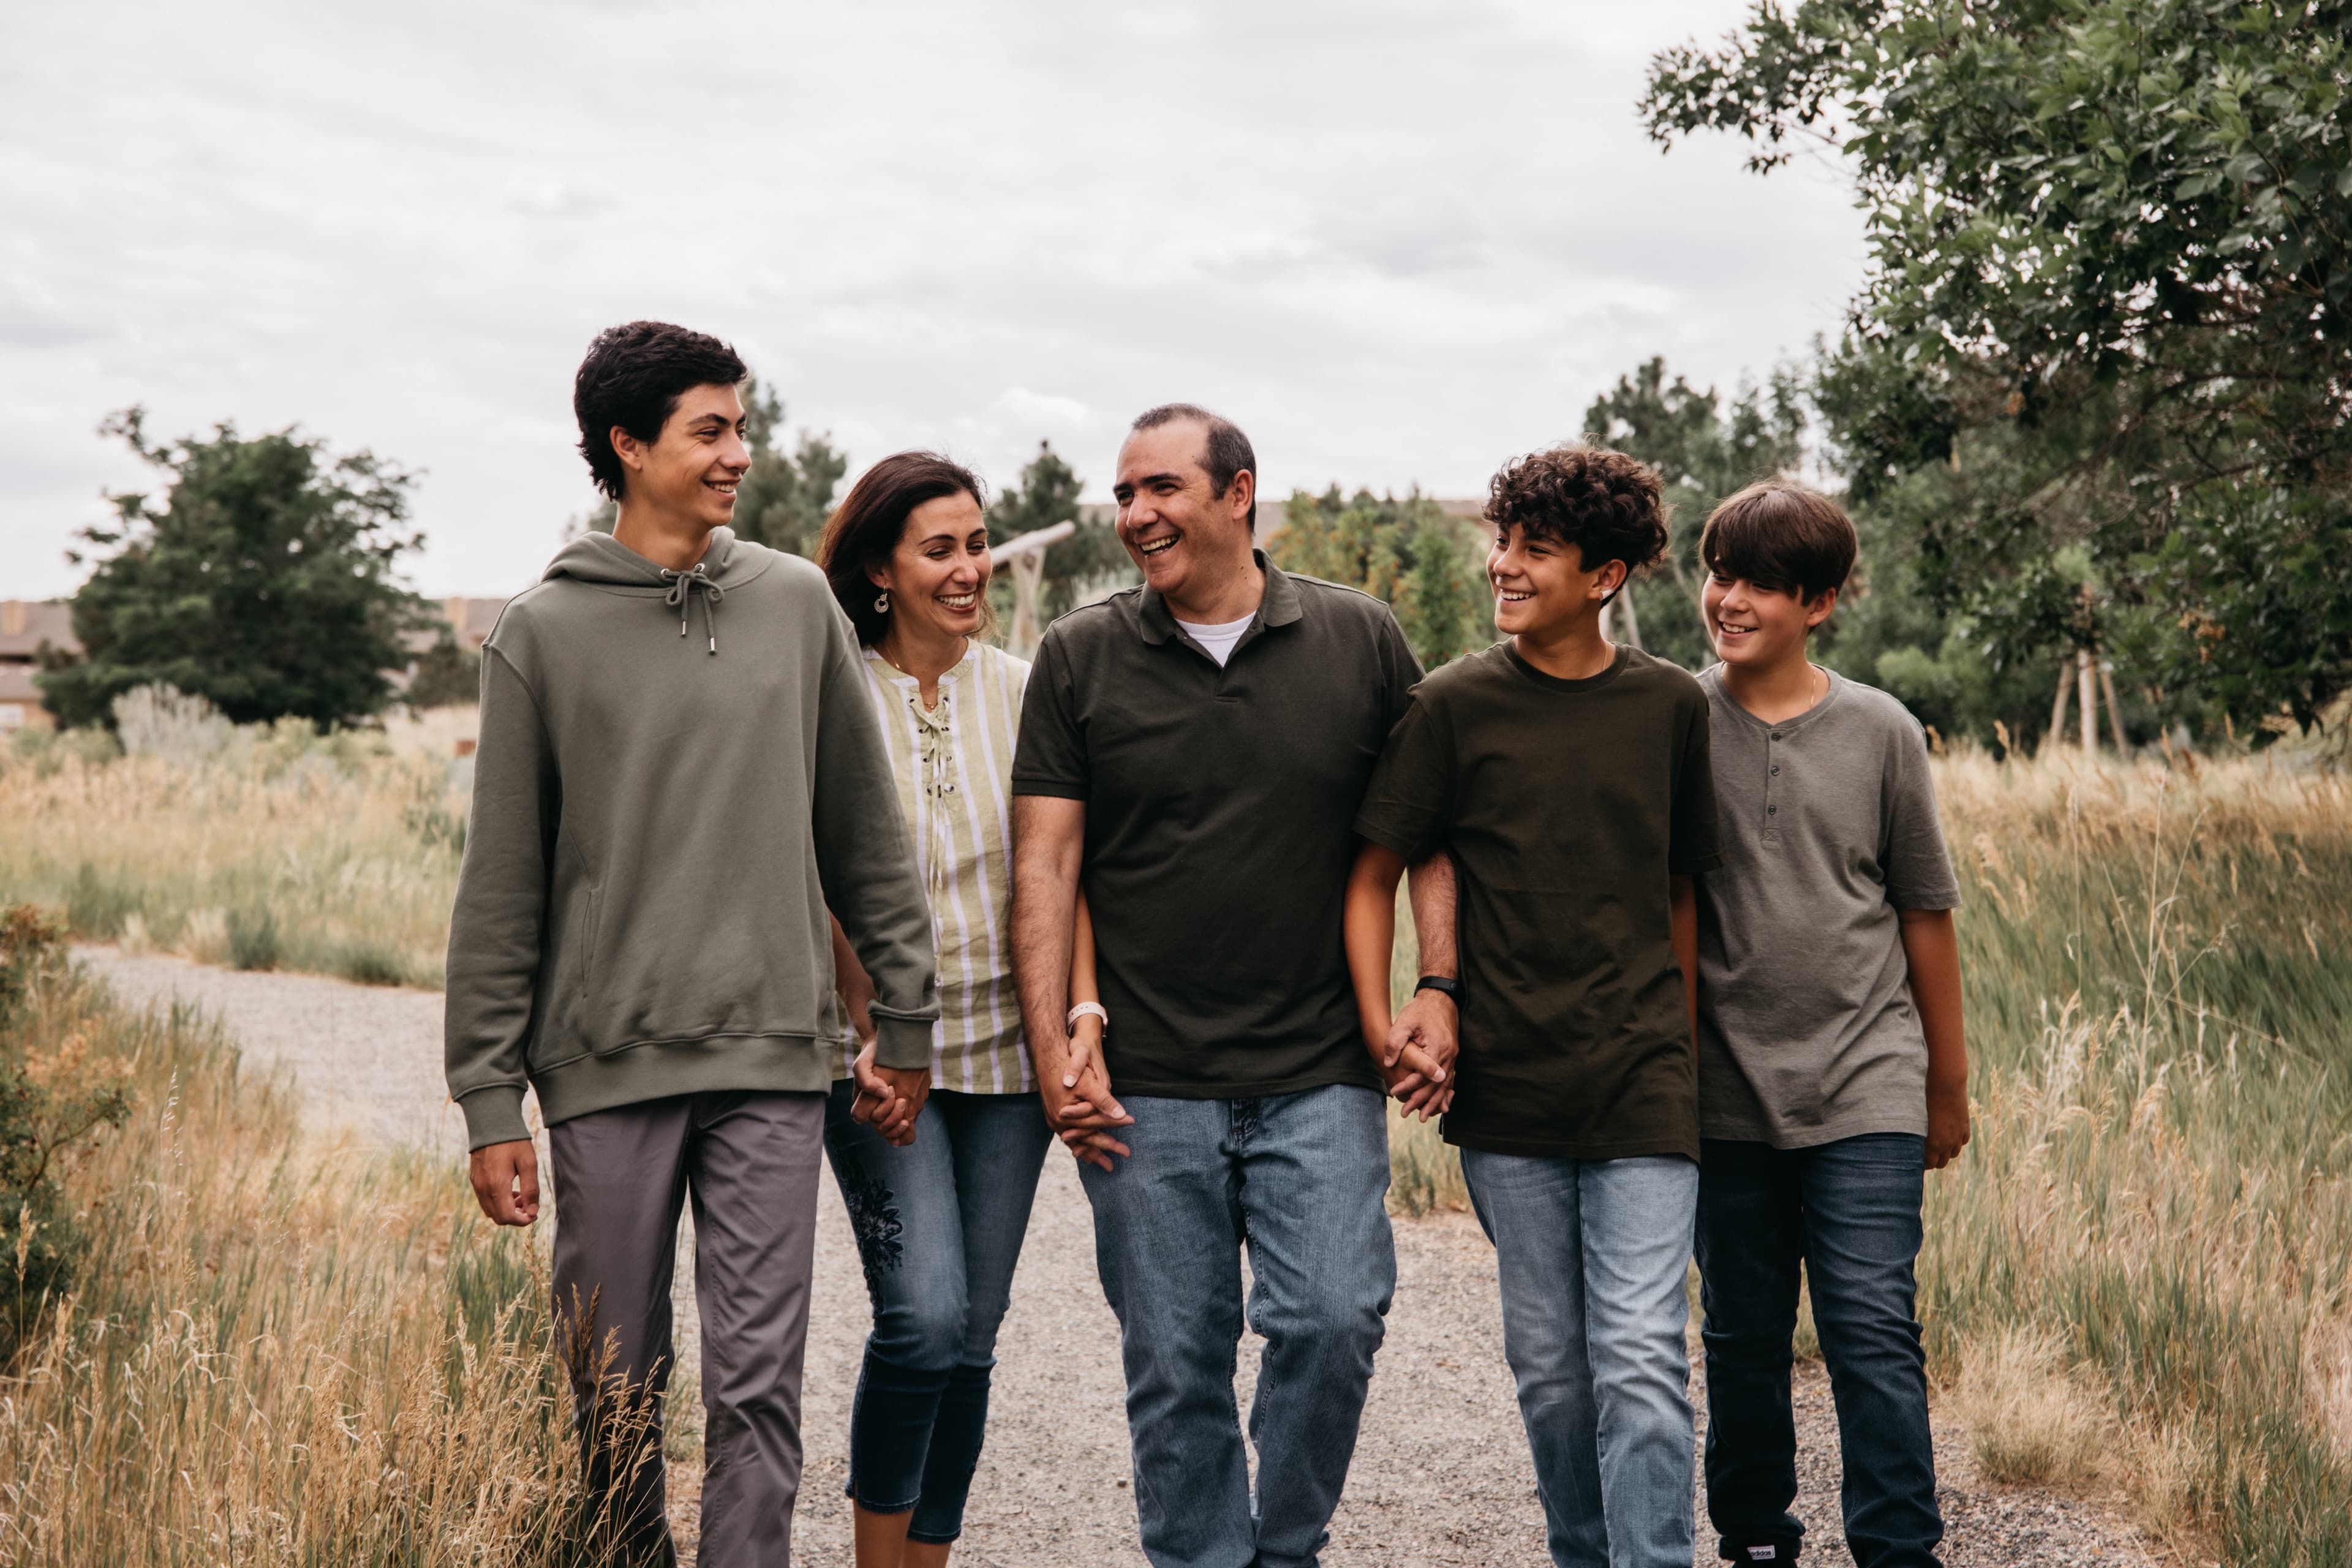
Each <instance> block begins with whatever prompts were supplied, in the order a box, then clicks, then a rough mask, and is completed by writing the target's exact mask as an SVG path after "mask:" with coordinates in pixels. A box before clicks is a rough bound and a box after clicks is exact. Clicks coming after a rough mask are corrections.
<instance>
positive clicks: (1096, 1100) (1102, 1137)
mask: <svg viewBox="0 0 2352 1568" xmlns="http://www.w3.org/2000/svg"><path fill="white" fill-rule="evenodd" d="M1036 1055H1037V1060H1038V1066H1039V1068H1040V1069H1041V1070H1040V1072H1039V1074H1038V1083H1037V1089H1038V1092H1039V1094H1040V1095H1041V1096H1042V1098H1043V1099H1044V1100H1045V1121H1046V1124H1047V1125H1048V1126H1050V1127H1052V1128H1053V1129H1054V1131H1055V1135H1056V1136H1057V1137H1059V1138H1060V1139H1061V1140H1062V1142H1063V1143H1064V1145H1065V1146H1066V1147H1067V1148H1068V1149H1069V1151H1070V1152H1071V1153H1072V1154H1074V1155H1076V1157H1077V1158H1078V1159H1080V1160H1083V1161H1085V1162H1086V1163H1087V1164H1090V1165H1095V1166H1097V1167H1099V1168H1101V1169H1102V1170H1105V1171H1108V1170H1110V1169H1112V1168H1113V1167H1112V1165H1111V1158H1110V1157H1111V1156H1112V1155H1113V1154H1119V1155H1125V1154H1127V1153H1128V1152H1129V1149H1128V1147H1127V1145H1126V1144H1124V1143H1122V1142H1119V1141H1118V1137H1117V1136H1116V1135H1115V1134H1114V1133H1112V1132H1111V1131H1110V1129H1112V1128H1114V1127H1127V1126H1131V1125H1133V1123H1134V1121H1135V1118H1134V1117H1132V1116H1129V1114H1128V1113H1127V1108H1126V1107H1125V1106H1122V1105H1121V1104H1119V1102H1118V1100H1117V1099H1116V1098H1115V1097H1113V1095H1112V1094H1111V1091H1110V1071H1109V1069H1108V1068H1106V1067H1104V1066H1103V1061H1102V1020H1101V1019H1099V1018H1096V1017H1093V1016H1087V1017H1083V1018H1080V1019H1079V1020H1078V1023H1077V1027H1076V1029H1074V1030H1073V1031H1072V1032H1071V1034H1070V1036H1069V1037H1068V1038H1066V1039H1065V1040H1063V1041H1062V1042H1061V1043H1060V1045H1059V1046H1057V1047H1051V1046H1049V1047H1045V1049H1042V1050H1039V1051H1038V1052H1037V1053H1036Z"/></svg>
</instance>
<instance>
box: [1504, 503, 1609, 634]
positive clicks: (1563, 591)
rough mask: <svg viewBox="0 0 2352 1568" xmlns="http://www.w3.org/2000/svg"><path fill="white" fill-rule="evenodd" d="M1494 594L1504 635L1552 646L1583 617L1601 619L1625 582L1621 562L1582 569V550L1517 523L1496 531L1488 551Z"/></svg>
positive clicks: (1604, 563)
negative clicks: (1603, 605) (1605, 604)
mask: <svg viewBox="0 0 2352 1568" xmlns="http://www.w3.org/2000/svg"><path fill="white" fill-rule="evenodd" d="M1486 581H1487V582H1488V583H1489V584H1491V585H1492V586H1493V587H1494V590H1495V629H1496V631H1499V632H1501V633H1502V634H1503V635H1504V636H1505V637H1529V638H1532V639H1533V640H1535V641H1537V642H1549V641H1551V640H1553V639H1554V638H1556V637H1559V636H1560V635H1561V634H1563V633H1565V632H1566V631H1568V630H1569V629H1570V627H1571V626H1574V625H1575V623H1576V622H1577V620H1578V619H1579V618H1580V617H1582V616H1599V615H1600V614H1601V603H1602V602H1603V601H1604V600H1606V599H1607V598H1608V597H1609V595H1612V594H1613V593H1615V592H1616V591H1617V590H1618V589H1619V588H1620V587H1622V586H1623V585H1624V582H1625V563H1623V562H1622V561H1603V562H1601V563H1599V564H1598V565H1597V566H1596V568H1595V569H1594V570H1592V571H1590V572H1588V571H1586V570H1585V569H1584V552H1582V551H1580V550H1579V549H1578V548H1577V547H1576V546H1575V545H1573V544H1570V543H1568V542H1565V541H1562V540H1558V539H1547V538H1545V537H1543V536H1542V535H1540V534H1530V533H1528V531H1526V530H1524V529H1522V528H1520V527H1519V526H1518V525H1517V523H1513V524H1510V525H1509V526H1507V527H1505V528H1501V529H1497V530H1496V532H1495V542H1494V543H1493V544H1492V545H1490V546H1489V547H1488V548H1487V551H1486Z"/></svg>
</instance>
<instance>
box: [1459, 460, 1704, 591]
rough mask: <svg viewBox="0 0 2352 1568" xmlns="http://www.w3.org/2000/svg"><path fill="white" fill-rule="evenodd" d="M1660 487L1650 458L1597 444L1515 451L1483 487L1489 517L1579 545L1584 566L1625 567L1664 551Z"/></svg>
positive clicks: (1531, 534) (1635, 567)
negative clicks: (1613, 564) (1644, 459)
mask: <svg viewBox="0 0 2352 1568" xmlns="http://www.w3.org/2000/svg"><path fill="white" fill-rule="evenodd" d="M1664 490H1665V487H1664V483H1663V482H1662V481H1661V480H1660V479H1659V478H1658V470H1657V469H1655V468H1652V467H1650V465H1649V464H1647V463H1644V462H1641V461H1639V460H1638V459H1636V458H1629V457H1627V456H1626V455H1625V454H1624V453H1622V452H1612V451H1609V450H1607V449H1606V448H1604V447H1583V446H1575V445H1570V446H1565V447H1550V448H1549V449H1547V450H1545V451H1541V452H1530V453H1528V455H1527V456H1526V457H1524V458H1513V459H1512V460H1511V461H1510V462H1508V463H1506V464H1505V465H1504V466H1503V468H1502V471H1501V472H1500V473H1497V474H1496V476H1495V478H1494V479H1493V481H1492V482H1491V483H1489V484H1488V485H1487V487H1486V521H1488V522H1491V523H1493V524H1494V525H1495V526H1496V528H1498V529H1502V528H1516V529H1517V530H1518V531H1520V532H1521V533H1522V534H1523V535H1525V536H1527V537H1528V538H1531V539H1549V540H1556V541H1558V542H1560V543H1562V544H1573V545H1575V546H1576V550H1577V554H1578V555H1579V556H1580V559H1581V564H1582V567H1583V569H1584V570H1585V571H1587V572H1596V571H1598V570H1600V568H1601V565H1602V564H1603V563H1607V562H1611V561H1622V562H1623V563H1625V570H1626V573H1627V574H1628V575H1631V574H1633V573H1635V572H1639V571H1642V570H1643V569H1644V568H1646V567H1648V566H1651V565H1653V564H1654V563H1656V562H1657V560H1658V558H1659V557H1661V556H1663V555H1664V554H1665V552H1666V508H1665V501H1664Z"/></svg>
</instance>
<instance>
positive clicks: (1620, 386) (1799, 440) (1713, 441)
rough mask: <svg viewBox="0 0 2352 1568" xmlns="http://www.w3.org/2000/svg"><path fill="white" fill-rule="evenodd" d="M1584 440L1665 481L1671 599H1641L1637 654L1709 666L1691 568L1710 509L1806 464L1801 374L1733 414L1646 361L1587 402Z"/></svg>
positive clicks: (1647, 594)
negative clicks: (1636, 462)
mask: <svg viewBox="0 0 2352 1568" xmlns="http://www.w3.org/2000/svg"><path fill="white" fill-rule="evenodd" d="M1584 428H1585V430H1586V432H1587V435H1586V439H1587V440H1590V441H1591V442H1592V443H1593V444H1595V445H1596V446H1603V447H1614V448H1615V449H1616V450H1618V451H1621V452H1623V453H1625V454H1626V455H1627V456H1629V457H1634V458H1640V459H1641V460H1642V461H1643V462H1645V463H1647V464H1649V465H1650V466H1651V467H1652V468H1655V469H1657V470H1658V474H1659V477H1660V478H1661V479H1664V482H1665V500H1666V505H1667V515H1668V520H1669V521H1668V528H1667V541H1666V557H1665V560H1664V563H1662V571H1663V574H1664V575H1665V576H1666V577H1668V578H1669V579H1670V580H1671V581H1672V582H1673V584H1674V585H1675V590H1676V592H1675V593H1674V594H1672V595H1668V594H1663V593H1657V592H1652V591H1650V590H1648V589H1647V588H1645V587H1640V586H1639V585H1637V584H1630V583H1629V584H1626V589H1625V594H1626V597H1627V598H1628V599H1632V598H1633V595H1634V594H1635V593H1636V592H1637V591H1638V592H1639V593H1640V595H1641V596H1640V601H1639V605H1638V607H1637V611H1636V614H1637V617H1638V619H1639V621H1640V624H1641V628H1642V646H1643V648H1644V649H1645V650H1646V651H1648V652H1650V653H1654V654H1656V655H1658V656H1659V657H1660V658H1668V659H1672V660H1673V661H1674V662H1675V663H1676V664H1679V665H1681V666H1682V667H1683V668H1685V669H1701V668H1706V666H1707V665H1710V664H1712V663H1714V662H1715V655H1714V652H1713V649H1712V648H1711V647H1710V646H1709V644H1708V642H1707V637H1706V622H1705V620H1704V619H1703V617H1702V616H1701V614H1700V611H1699V602H1698V596H1699V590H1700V588H1701V587H1702V586H1703V584H1704V582H1705V577H1704V574H1702V573H1701V572H1700V571H1699V568H1698V536H1699V531H1700V529H1701V528H1702V527H1704V526H1705V524H1706V517H1707V514H1708V513H1709V512H1711V511H1713V510H1715V507H1716V503H1717V502H1718V501H1720V500H1723V499H1724V498H1725V497H1726V496H1728V495H1730V494H1731V493H1732V492H1733V491H1735V490H1738V489H1744V488H1745V487H1747V486H1748V485H1751V484H1753V483H1755V482H1756V481H1757V480H1759V479H1771V478H1773V477H1775V476H1776V475H1780V474H1783V473H1786V472H1788V471H1789V470H1790V469H1792V468H1795V467H1796V466H1797V465H1798V463H1799V461H1800V460H1801V458H1802V457H1803V437H1804V430H1805V410H1804V399H1803V387H1802V384H1801V378H1800V376H1799V374H1798V373H1797V372H1796V371H1794V370H1792V369H1789V368H1785V367H1784V368H1782V369H1780V370H1779V371H1776V372H1774V373H1773V375H1772V378H1771V381H1770V382H1769V384H1768V385H1766V386H1764V387H1755V386H1747V387H1742V388H1741V389H1740V391H1739V393H1738V395H1737V396H1735V397H1734V398H1733V399H1732V403H1731V408H1730V412H1729V413H1728V414H1726V413H1725V412H1724V411H1723V405H1722V400H1721V398H1719V397H1718V396H1717V395H1716V391H1715V389H1714V388H1713V387H1708V388H1707V389H1706V391H1704V392H1701V391H1699V390H1698V389H1697V388H1696V387H1694V386H1692V385H1691V384H1690V383H1689V382H1687V381H1685V379H1683V378H1682V377H1681V376H1679V375H1677V376H1675V378H1674V380H1673V382H1672V383H1671V384H1670V383H1668V381H1667V380H1666V362H1665V361H1664V360H1663V359H1659V358H1652V359H1650V360H1649V361H1647V362H1646V363H1643V364H1641V365H1639V366H1637V367H1636V368H1635V369H1634V371H1633V374H1631V375H1622V376H1619V377H1618V378H1617V384H1616V385H1615V386H1613V387H1611V388H1610V389H1609V390H1608V391H1607V392H1605V393H1603V394H1601V395H1600V396H1599V397H1596V398H1594V399H1593V400H1592V406H1591V408H1589V409H1587V410H1585V414H1584Z"/></svg>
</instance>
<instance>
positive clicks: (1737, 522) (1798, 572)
mask: <svg viewBox="0 0 2352 1568" xmlns="http://www.w3.org/2000/svg"><path fill="white" fill-rule="evenodd" d="M1859 548H1860V547H1859V543H1858V542H1857V541H1856V540H1855V538H1854V532H1853V521H1852V520H1851V519H1849V518H1848V517H1847V516H1846V514H1845V511H1844V509H1843V508H1841V507H1840V506H1839V505H1838V503H1837V502H1835V501H1833V500H1830V498H1829V497H1827V496H1825V495H1823V494H1822V493H1821V491H1819V490H1815V489H1807V488H1806V487H1804V486H1803V485H1798V484H1790V482H1789V481H1788V480H1786V479H1766V480H1764V481H1763V482H1762V483H1761V484H1753V485H1750V486H1748V488H1747V489H1744V490H1741V491H1740V492H1739V493H1738V494H1737V495H1733V496H1727V497H1726V498H1724V500H1723V501H1722V502H1721V503H1720V504H1719V505H1717V507H1716V509H1715V510H1714V511H1712V512H1710V513H1708V514H1707V520H1706V529H1705V530H1704V531H1701V532H1700V534H1699V536H1698V558H1699V561H1700V563H1702V564H1704V565H1705V566H1706V569H1707V570H1708V571H1709V572H1720V573H1722V574H1724V575H1725V576H1726V577H1731V578H1740V577H1745V578H1746V579H1747V580H1748V581H1749V582H1750V583H1753V584H1756V585H1757V586H1758V587H1759V588H1777V589H1779V590H1780V591H1781V592H1782V593H1786V594H1794V595H1797V597H1799V598H1801V599H1802V600H1804V601H1805V602H1806V603H1808V604H1811V602H1812V601H1813V600H1815V599H1818V598H1820V597H1821V596H1822V595H1823V594H1826V593H1828V592H1829V591H1830V590H1831V589H1832V588H1843V587H1844V586H1845V580H1846V578H1847V577H1848V576H1850V575H1851V574H1853V558H1854V556H1855V554H1856V553H1857V552H1858V550H1859Z"/></svg>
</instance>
